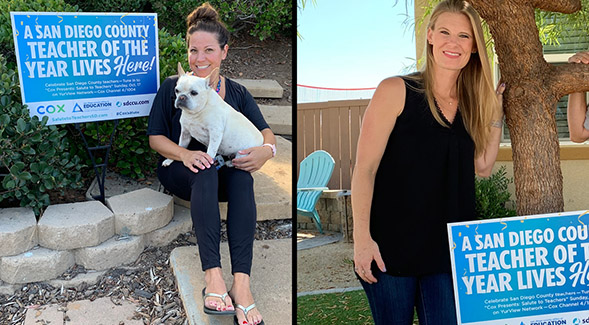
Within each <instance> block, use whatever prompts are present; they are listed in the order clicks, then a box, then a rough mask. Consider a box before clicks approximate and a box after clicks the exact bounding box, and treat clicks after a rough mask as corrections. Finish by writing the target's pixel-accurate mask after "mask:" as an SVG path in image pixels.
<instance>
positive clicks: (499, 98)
mask: <svg viewBox="0 0 589 325" xmlns="http://www.w3.org/2000/svg"><path fill="white" fill-rule="evenodd" d="M505 87H506V86H505V83H504V82H502V83H500V84H499V85H498V86H497V89H496V90H495V94H496V96H497V102H498V103H499V107H498V108H497V110H496V111H495V114H494V115H495V116H493V121H500V122H501V125H500V126H499V127H501V126H502V125H503V92H504V91H505Z"/></svg>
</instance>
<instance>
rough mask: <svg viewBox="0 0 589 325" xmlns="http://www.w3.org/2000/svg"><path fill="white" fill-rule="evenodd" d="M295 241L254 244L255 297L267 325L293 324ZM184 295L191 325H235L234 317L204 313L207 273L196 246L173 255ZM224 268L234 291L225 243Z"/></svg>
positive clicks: (228, 283)
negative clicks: (202, 266) (205, 274)
mask: <svg viewBox="0 0 589 325" xmlns="http://www.w3.org/2000/svg"><path fill="white" fill-rule="evenodd" d="M292 260H293V259H292V240H291V239H278V240H264V241H255V242H254V259H253V266H252V273H251V274H252V293H253V295H254V299H255V301H256V306H257V307H258V310H259V311H260V313H261V314H262V316H263V317H264V322H265V323H266V324H270V325H271V324H284V325H288V324H292V290H293V288H292ZM170 265H171V266H172V268H173V270H174V274H175V275H176V280H177V283H178V286H179V288H180V295H181V297H182V302H183V304H184V309H185V310H186V315H187V317H188V320H189V322H190V324H191V325H204V324H211V325H213V324H214V325H221V324H222V325H230V324H231V325H232V324H233V317H228V316H223V317H219V316H209V315H206V314H205V313H204V312H203V299H202V288H203V287H204V283H205V281H204V272H202V271H201V270H202V268H201V264H200V258H199V257H198V250H197V249H196V246H185V247H178V248H176V249H174V250H173V251H172V254H170ZM221 265H223V266H224V267H223V273H224V278H225V283H226V285H227V287H228V288H229V287H231V283H232V282H231V275H230V272H231V267H230V265H231V263H230V262H229V248H228V245H227V243H226V242H224V243H221Z"/></svg>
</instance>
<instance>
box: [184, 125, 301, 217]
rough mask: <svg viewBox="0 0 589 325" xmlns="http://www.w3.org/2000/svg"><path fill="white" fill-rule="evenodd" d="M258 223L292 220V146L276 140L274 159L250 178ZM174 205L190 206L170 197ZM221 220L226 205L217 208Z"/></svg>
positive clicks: (225, 213) (224, 213)
mask: <svg viewBox="0 0 589 325" xmlns="http://www.w3.org/2000/svg"><path fill="white" fill-rule="evenodd" d="M252 175H253V177H254V191H255V198H256V208H257V213H258V221H261V220H276V219H290V218H292V142H290V141H288V140H286V139H284V138H283V137H280V136H277V137H276V157H274V158H272V159H270V160H268V161H267V162H266V164H265V165H264V166H263V167H262V169H260V170H258V171H256V172H255V173H253V174H252ZM174 201H175V202H176V204H178V205H182V206H184V207H187V208H190V202H187V201H184V200H182V199H180V198H178V197H174ZM219 207H220V210H221V219H223V220H225V219H226V216H227V203H226V202H221V203H220V204H219Z"/></svg>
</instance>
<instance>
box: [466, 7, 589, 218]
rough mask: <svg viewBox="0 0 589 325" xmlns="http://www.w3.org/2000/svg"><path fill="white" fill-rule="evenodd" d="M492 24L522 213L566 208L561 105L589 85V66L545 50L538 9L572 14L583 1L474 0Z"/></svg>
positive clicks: (557, 210)
mask: <svg viewBox="0 0 589 325" xmlns="http://www.w3.org/2000/svg"><path fill="white" fill-rule="evenodd" d="M471 3H472V5H473V7H474V8H475V9H476V10H477V11H478V12H479V14H480V15H481V18H483V19H484V20H485V21H486V22H487V24H488V25H489V29H490V31H491V34H492V35H493V39H494V40H495V50H496V53H497V55H498V59H499V68H500V70H501V79H502V81H503V82H505V83H506V84H507V88H506V91H505V93H504V108H505V116H506V122H507V126H508V127H509V131H510V135H511V145H512V151H513V168H514V175H515V177H514V178H515V194H516V198H517V213H518V215H528V214H539V213H550V212H560V211H563V210H564V200H563V194H562V184H563V180H562V172H561V169H560V147H559V141H558V133H557V128H556V117H555V113H556V104H557V102H558V100H559V99H560V98H561V97H562V96H564V95H566V94H569V93H572V92H579V91H586V90H589V67H586V66H585V67H583V66H582V65H568V66H566V65H565V66H562V67H554V66H552V65H551V64H548V63H547V62H546V61H545V60H544V57H543V55H542V44H541V43H540V40H539V36H538V29H537V27H536V23H535V19H534V8H535V7H537V8H542V9H545V10H551V11H558V12H563V13H572V12H574V11H577V10H579V9H580V8H581V4H580V0H576V1H573V0H570V1H567V0H556V1H554V0H544V1H541V0H535V1H533V0H527V1H526V0H499V1H493V0H471Z"/></svg>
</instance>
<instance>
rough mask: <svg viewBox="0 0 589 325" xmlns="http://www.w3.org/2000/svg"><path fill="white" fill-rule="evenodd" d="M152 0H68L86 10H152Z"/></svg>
mask: <svg viewBox="0 0 589 325" xmlns="http://www.w3.org/2000/svg"><path fill="white" fill-rule="evenodd" d="M149 1H150V0H100V1H96V0H67V2H68V3H71V4H72V5H77V6H78V7H79V8H80V10H81V11H84V12H151V5H150V3H149Z"/></svg>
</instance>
